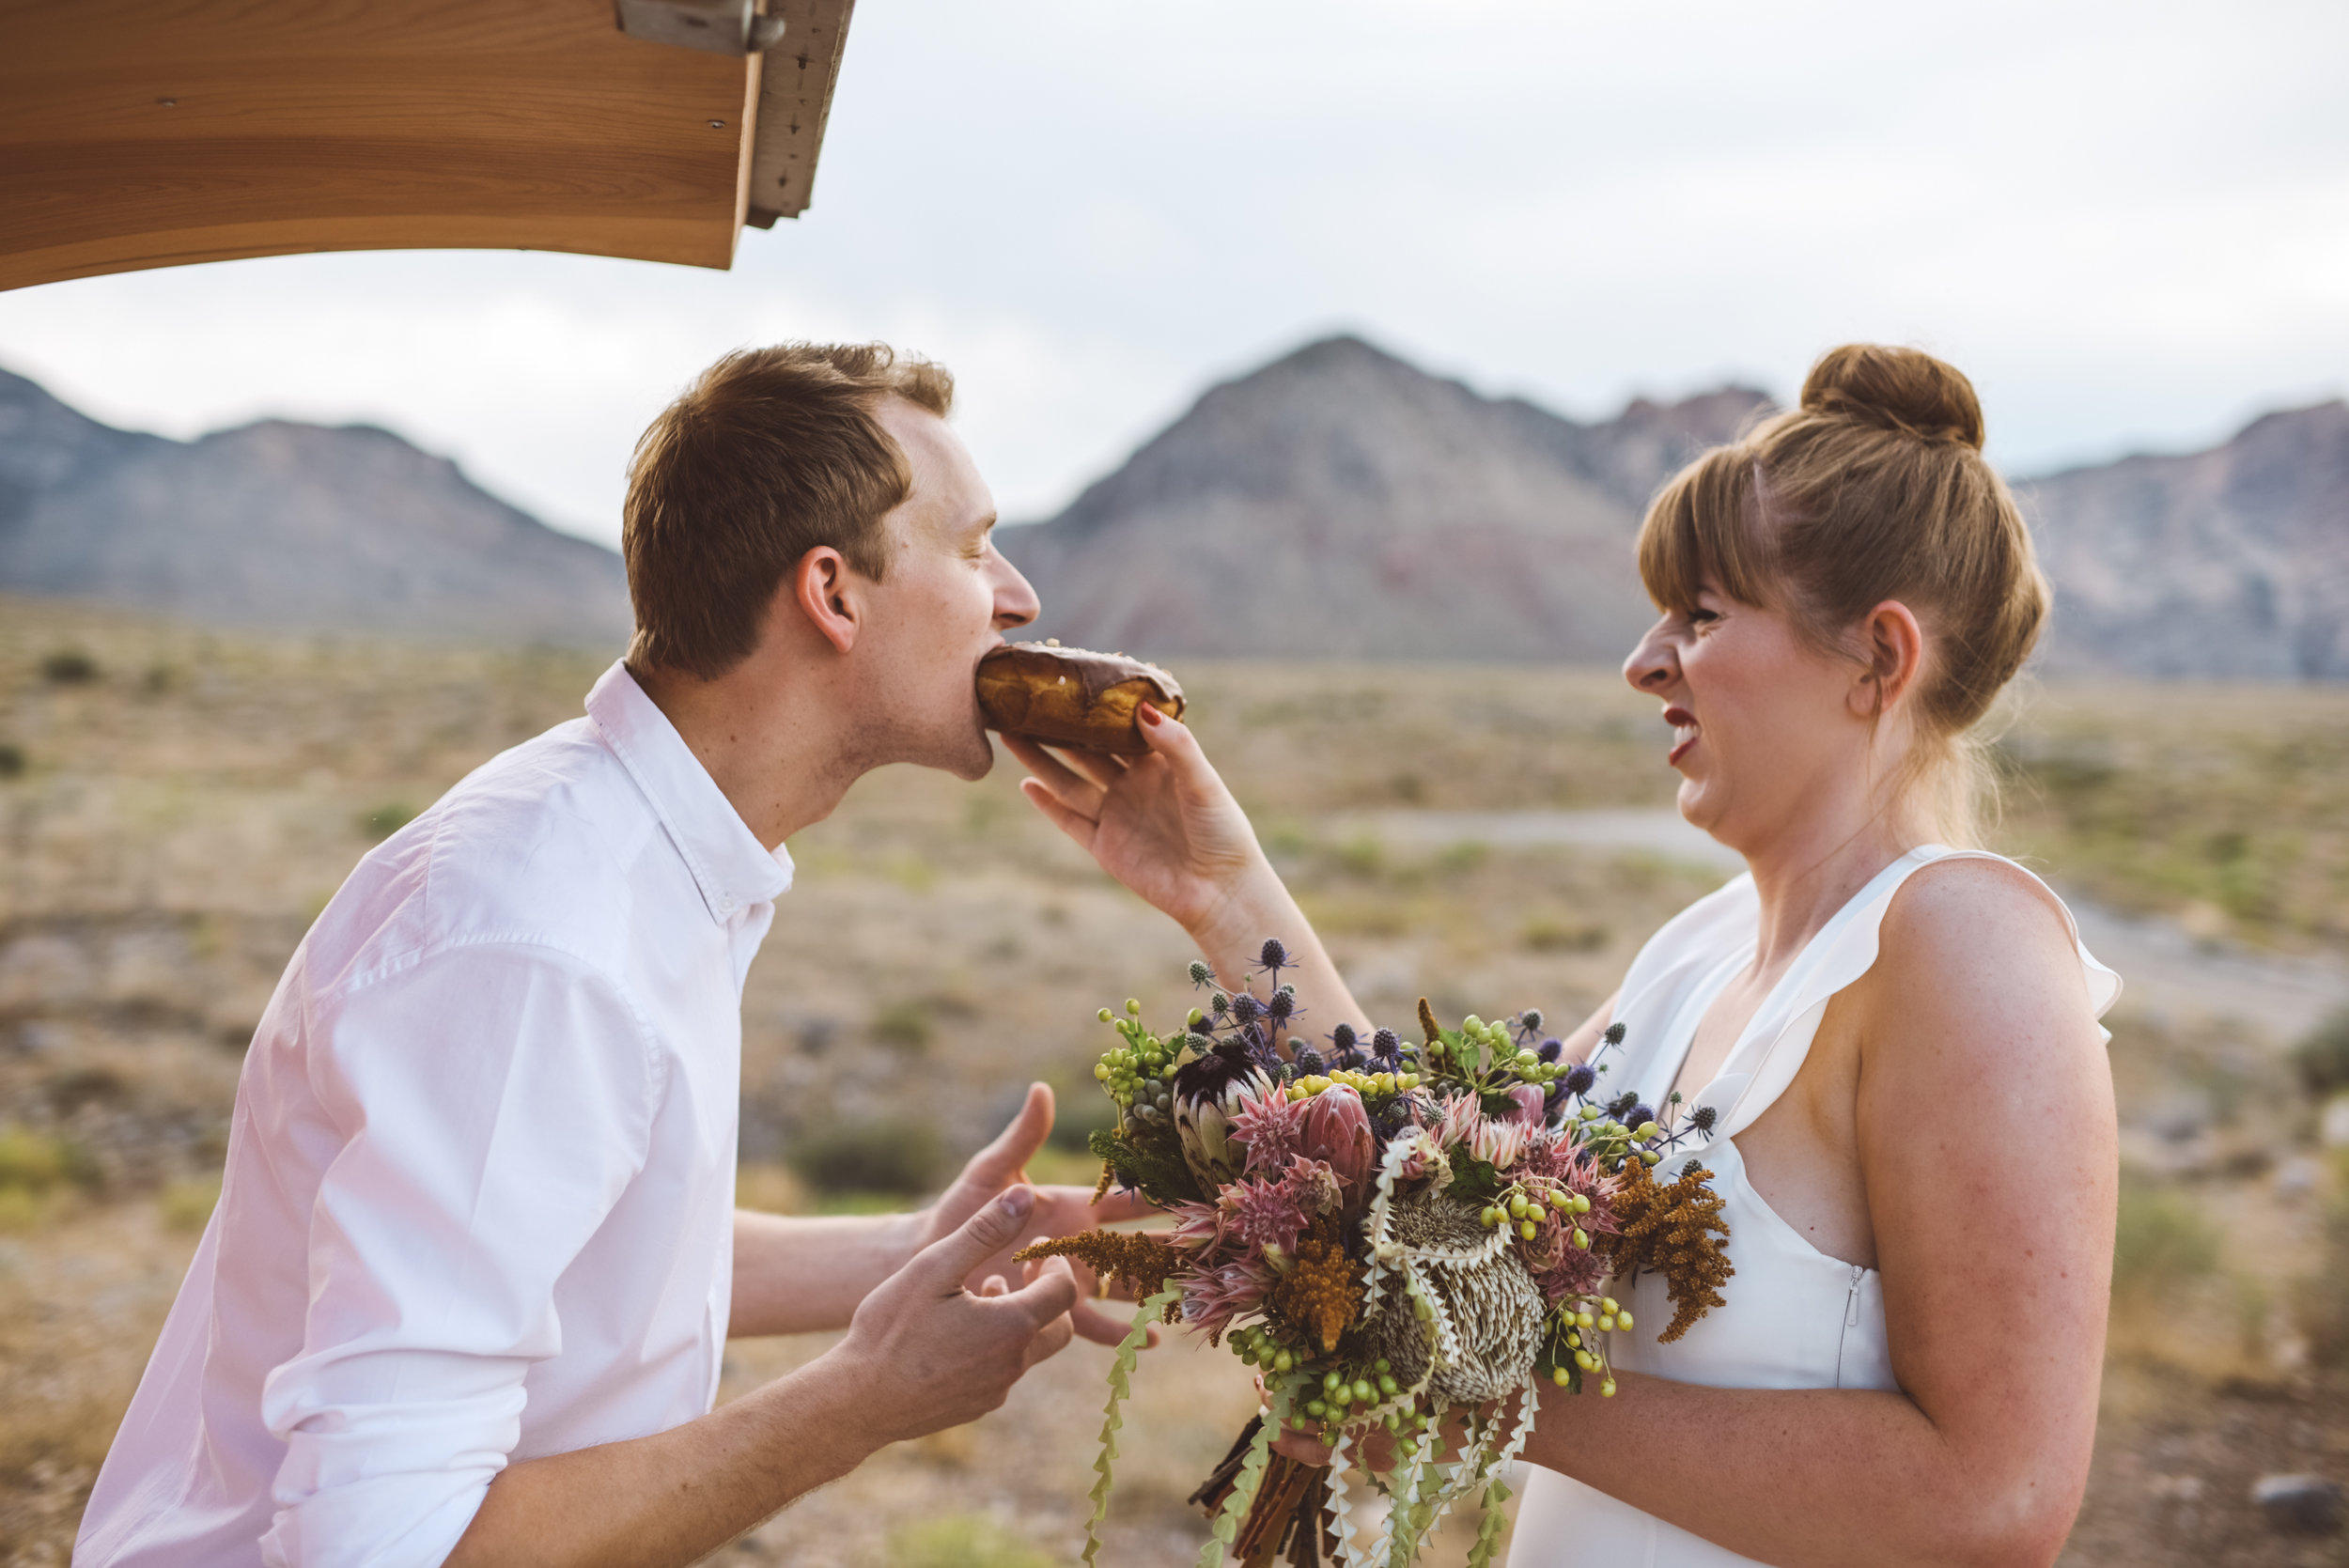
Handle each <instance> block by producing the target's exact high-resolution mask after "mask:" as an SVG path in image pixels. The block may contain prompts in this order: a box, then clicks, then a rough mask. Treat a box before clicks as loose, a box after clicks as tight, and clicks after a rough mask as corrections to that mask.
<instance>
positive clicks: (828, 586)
mask: <svg viewBox="0 0 2349 1568" xmlns="http://www.w3.org/2000/svg"><path fill="white" fill-rule="evenodd" d="M858 581H859V580H858V579H857V578H856V575H855V573H854V572H852V571H851V570H850V569H849V567H848V561H847V560H846V559H845V558H843V557H842V555H841V553H840V552H839V551H836V550H834V549H832V546H830V545H817V547H816V548H815V549H813V550H811V551H808V552H807V553H806V554H805V555H802V556H801V557H800V564H799V565H798V566H796V567H792V568H791V580H790V582H789V588H790V599H791V603H792V605H793V607H794V608H796V609H797V610H798V611H799V613H801V614H802V615H804V616H806V617H807V623H808V625H810V626H812V627H814V628H815V629H816V634H817V636H819V637H821V638H822V639H823V640H824V641H825V642H827V643H830V644H832V646H833V647H835V648H837V649H838V650H839V651H840V652H842V653H847V652H848V650H849V649H850V648H852V647H855V646H856V634H857V629H858V628H859V627H860V626H861V625H862V624H863V609H864V607H863V604H862V603H860V602H859V599H858V596H857V592H856V584H857V582H858ZM777 608H778V609H780V608H781V606H780V605H778V606H777Z"/></svg>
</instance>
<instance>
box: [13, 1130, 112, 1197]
mask: <svg viewBox="0 0 2349 1568" xmlns="http://www.w3.org/2000/svg"><path fill="white" fill-rule="evenodd" d="M92 1174H93V1172H92V1171H91V1169H90V1164H89V1159H88V1157H87V1156H86V1155H85V1154H84V1153H83V1152H82V1150H81V1149H80V1147H79V1146H77V1145H75V1144H73V1143H70V1142H68V1141H66V1140H64V1139H62V1138H49V1137H45V1136H43V1135H42V1134H40V1133H38V1132H29V1131H27V1130H25V1129H24V1128H23V1127H0V1190H8V1189H14V1190H16V1191H20V1192H46V1191H48V1190H49V1189H50V1188H53V1187H63V1186H65V1185H66V1184H67V1183H69V1182H86V1181H88V1180H90V1179H91V1176H92Z"/></svg>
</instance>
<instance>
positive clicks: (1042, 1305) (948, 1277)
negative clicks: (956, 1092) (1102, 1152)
mask: <svg viewBox="0 0 2349 1568" xmlns="http://www.w3.org/2000/svg"><path fill="white" fill-rule="evenodd" d="M1036 1206H1037V1198H1036V1192H1035V1189H1034V1188H1029V1187H1014V1188H1010V1189H1008V1190H1007V1191H1005V1192H1003V1194H1002V1195H1000V1196H999V1197H997V1198H995V1199H994V1201H993V1202H991V1203H988V1204H986V1205H985V1206H983V1207H982V1208H980V1210H979V1211H978V1213H976V1214H975V1215H973V1216H972V1217H971V1219H969V1220H968V1221H967V1222H966V1223H964V1224H963V1225H962V1226H960V1227H959V1228H958V1229H957V1230H955V1231H954V1232H953V1233H951V1234H948V1235H945V1236H943V1237H941V1238H940V1239H939V1240H937V1241H933V1242H931V1243H930V1244H929V1245H928V1246H927V1247H925V1248H924V1249H923V1250H921V1251H919V1252H917V1253H915V1254H914V1255H913V1258H912V1260H911V1261H910V1262H909V1263H908V1264H907V1265H905V1267H903V1268H901V1269H899V1270H898V1271H897V1272H896V1273H894V1274H893V1275H891V1276H890V1277H889V1278H888V1279H887V1280H885V1281H882V1282H881V1284H880V1286H879V1288H878V1289H877V1290H875V1291H874V1292H873V1293H872V1294H871V1295H870V1296H866V1297H865V1298H864V1301H863V1305H861V1306H859V1307H858V1308H857V1310H856V1318H855V1321H853V1322H852V1323H850V1324H849V1326H848V1337H847V1338H846V1339H844V1340H842V1341H841V1342H840V1343H839V1344H837V1345H835V1346H834V1347H832V1350H830V1351H828V1352H826V1353H825V1356H824V1357H823V1358H822V1359H825V1360H833V1361H836V1363H837V1364H838V1365H839V1366H840V1367H842V1368H843V1369H845V1370H848V1371H849V1373H850V1378H849V1381H850V1383H851V1385H852V1386H853V1387H854V1388H855V1389H857V1390H858V1404H859V1407H860V1408H861V1409H862V1410H863V1411H864V1413H865V1418H866V1420H867V1421H869V1422H870V1423H871V1425H870V1432H871V1435H872V1436H876V1437H878V1438H879V1440H880V1441H881V1442H884V1443H889V1442H897V1441H901V1440H902V1439H905V1438H908V1437H919V1436H922V1435H923V1434H925V1433H928V1432H937V1431H941V1430H942V1429H944V1428H946V1427H950V1426H959V1425H961V1424H962V1423H963V1422H965V1421H976V1420H977V1419H978V1418H979V1417H981V1416H984V1415H986V1414H987V1413H988V1411H989V1410H992V1409H994V1408H995V1407H996V1406H998V1405H1002V1404H1003V1400H1004V1397H1005V1396H1006V1395H1008V1394H1009V1393H1010V1392H1011V1386H1012V1385H1013V1384H1014V1383H1017V1382H1019V1378H1020V1376H1021V1374H1024V1373H1025V1372H1026V1371H1027V1370H1028V1369H1029V1368H1030V1367H1032V1366H1034V1365H1035V1363H1036V1362H1038V1361H1041V1360H1043V1359H1044V1358H1047V1357H1049V1356H1051V1355H1053V1354H1054V1353H1055V1352H1057V1351H1059V1350H1060V1349H1061V1347H1062V1346H1064V1345H1066V1343H1068V1341H1069V1338H1070V1334H1071V1330H1070V1327H1069V1323H1068V1312H1069V1309H1071V1308H1072V1307H1075V1306H1077V1305H1078V1304H1079V1303H1078V1296H1077V1281H1076V1278H1075V1277H1074V1276H1073V1275H1072V1274H1071V1273H1070V1272H1069V1269H1068V1265H1067V1260H1066V1259H1064V1258H1048V1259H1046V1260H1045V1261H1044V1262H1043V1263H1042V1264H1040V1265H1036V1264H1031V1265H1028V1267H1027V1269H1026V1270H1025V1272H1024V1275H1023V1278H1022V1282H1021V1284H1020V1285H1019V1288H1018V1289H1016V1290H1015V1289H1012V1288H1010V1287H1009V1286H1008V1285H1007V1284H1006V1283H1005V1281H1004V1280H1003V1277H1002V1276H1001V1275H995V1276H991V1277H989V1278H988V1280H987V1281H986V1283H985V1284H984V1285H983V1286H982V1287H981V1289H980V1291H979V1292H978V1293H976V1294H973V1293H972V1292H971V1291H969V1290H967V1289H965V1288H964V1284H963V1281H965V1280H967V1279H969V1278H971V1277H972V1276H973V1275H977V1274H984V1273H985V1272H986V1271H987V1267H988V1264H989V1263H990V1262H991V1261H992V1260H993V1259H995V1258H997V1257H999V1256H1001V1255H1003V1253H1005V1252H1007V1251H1009V1250H1011V1249H1012V1248H1013V1247H1014V1246H1015V1245H1017V1244H1018V1243H1019V1240H1020V1239H1021V1238H1022V1237H1024V1236H1026V1235H1028V1234H1030V1232H1031V1230H1032V1229H1033V1226H1032V1225H1031V1224H1030V1223H1029V1221H1030V1220H1031V1219H1032V1217H1033V1215H1034V1211H1035V1209H1036Z"/></svg>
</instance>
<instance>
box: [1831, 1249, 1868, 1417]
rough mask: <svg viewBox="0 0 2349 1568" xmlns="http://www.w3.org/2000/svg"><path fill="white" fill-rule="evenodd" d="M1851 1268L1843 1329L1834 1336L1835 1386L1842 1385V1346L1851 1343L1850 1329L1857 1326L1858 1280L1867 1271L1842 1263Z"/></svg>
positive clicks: (1844, 1305)
mask: <svg viewBox="0 0 2349 1568" xmlns="http://www.w3.org/2000/svg"><path fill="white" fill-rule="evenodd" d="M1843 1266H1844V1267H1845V1268H1848V1269H1850V1270H1851V1289H1850V1290H1849V1291H1848V1292H1847V1293H1845V1295H1844V1296H1843V1332H1842V1333H1840V1334H1838V1335H1836V1336H1835V1386H1836V1387H1837V1388H1839V1389H1840V1388H1842V1387H1843V1347H1844V1346H1846V1345H1848V1344H1849V1343H1851V1331H1852V1330H1853V1329H1854V1328H1857V1327H1859V1281H1861V1280H1863V1279H1865V1278H1867V1275H1868V1271H1867V1270H1866V1269H1864V1268H1862V1267H1860V1266H1859V1265H1858V1264H1856V1263H1848V1264H1845V1265H1843Z"/></svg>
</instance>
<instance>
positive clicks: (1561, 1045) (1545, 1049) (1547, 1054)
mask: <svg viewBox="0 0 2349 1568" xmlns="http://www.w3.org/2000/svg"><path fill="white" fill-rule="evenodd" d="M1565 1048H1566V1043H1565V1042H1564V1041H1563V1040H1561V1039H1559V1038H1558V1037H1557V1036H1556V1035H1554V1034H1553V1035H1551V1036H1550V1037H1549V1038H1548V1039H1547V1040H1544V1041H1543V1042H1542V1043H1541V1044H1540V1045H1539V1046H1538V1047H1536V1048H1534V1051H1533V1054H1534V1055H1535V1056H1537V1057H1540V1058H1541V1059H1542V1060H1543V1061H1544V1062H1555V1061H1557V1060H1558V1053H1559V1052H1560V1051H1562V1050H1564V1049H1565Z"/></svg>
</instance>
